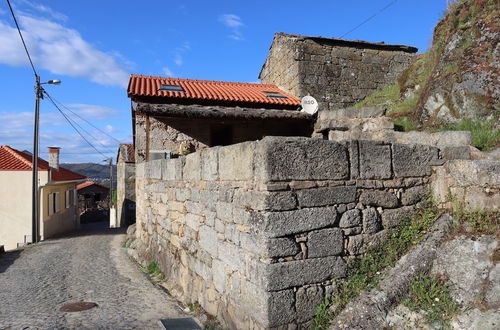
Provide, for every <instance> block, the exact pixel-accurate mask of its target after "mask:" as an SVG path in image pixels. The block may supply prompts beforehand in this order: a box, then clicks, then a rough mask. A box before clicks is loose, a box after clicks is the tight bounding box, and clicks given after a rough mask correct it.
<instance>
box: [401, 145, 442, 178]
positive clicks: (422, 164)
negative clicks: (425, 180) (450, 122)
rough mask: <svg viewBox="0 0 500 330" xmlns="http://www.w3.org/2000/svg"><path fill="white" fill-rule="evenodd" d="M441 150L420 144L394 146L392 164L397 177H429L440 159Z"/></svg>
mask: <svg viewBox="0 0 500 330" xmlns="http://www.w3.org/2000/svg"><path fill="white" fill-rule="evenodd" d="M438 153H439V149H438V148H435V147H431V146H425V145H418V144H397V143H394V144H393V145H392V158H393V160H392V163H393V168H394V175H395V176H396V177H411V176H427V175H430V174H431V167H430V165H431V164H432V163H433V161H436V160H437V159H438Z"/></svg>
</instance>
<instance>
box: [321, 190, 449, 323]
mask: <svg viewBox="0 0 500 330" xmlns="http://www.w3.org/2000/svg"><path fill="white" fill-rule="evenodd" d="M438 215H439V211H438V208H437V205H436V203H435V202H434V201H432V200H431V199H430V198H428V199H426V200H425V201H424V202H422V205H421V206H420V207H418V208H417V209H416V210H415V211H414V212H413V214H412V215H409V216H408V217H407V218H406V219H404V220H403V221H402V222H401V223H400V224H399V225H398V226H397V227H395V228H394V229H393V230H392V231H391V233H390V235H389V237H388V239H387V240H386V241H384V242H383V243H382V244H380V245H378V246H375V247H372V248H369V249H368V250H367V251H366V253H365V255H364V256H363V257H362V258H360V259H355V260H353V261H351V262H350V263H349V264H348V265H347V272H346V277H345V279H344V280H341V281H339V282H338V283H337V284H338V291H337V293H336V294H335V295H334V296H333V297H332V298H331V299H329V300H328V299H325V301H324V302H323V303H322V304H321V305H319V306H318V308H317V309H316V315H315V317H314V319H313V320H312V323H311V328H312V329H327V328H328V327H329V326H330V323H331V322H332V320H333V319H334V318H335V317H336V316H337V315H338V314H339V313H340V312H341V311H342V310H343V309H344V308H345V306H346V305H347V304H348V303H349V302H350V301H352V300H353V299H354V298H356V297H357V296H358V295H359V294H360V293H361V292H363V291H366V290H369V289H371V288H373V287H375V286H376V285H377V284H378V283H379V281H380V279H381V278H382V274H381V272H382V270H384V269H385V268H387V267H392V266H394V265H395V264H396V262H397V261H398V260H399V259H400V258H401V257H402V256H403V255H404V254H405V253H407V252H408V251H409V250H410V248H411V247H412V246H414V245H415V244H417V243H418V242H420V241H421V240H422V238H423V237H424V235H425V234H426V233H427V232H428V230H429V229H430V228H431V226H432V224H433V223H434V221H435V220H436V219H437V217H438Z"/></svg>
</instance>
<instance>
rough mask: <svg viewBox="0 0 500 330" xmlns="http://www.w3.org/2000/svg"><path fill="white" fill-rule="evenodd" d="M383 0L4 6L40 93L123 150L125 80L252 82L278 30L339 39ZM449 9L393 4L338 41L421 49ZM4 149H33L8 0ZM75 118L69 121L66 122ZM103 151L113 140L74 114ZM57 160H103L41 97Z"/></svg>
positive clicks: (23, 71)
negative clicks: (41, 84) (151, 77)
mask: <svg viewBox="0 0 500 330" xmlns="http://www.w3.org/2000/svg"><path fill="white" fill-rule="evenodd" d="M391 2H393V1H391V0H350V1H345V0H342V1H341V0H330V1H296V0H289V1H282V0H275V1H260V0H254V1H235V0H233V1H181V0H179V1H167V0H163V1H160V0H142V1H125V0H120V1H117V0H105V1H103V0H100V1H95V0H85V1H84V0H72V1H68V0H38V1H35V0H11V3H12V5H13V7H14V10H15V12H16V15H17V18H18V21H19V23H20V25H21V29H22V32H23V34H24V37H25V39H26V42H27V46H28V48H29V50H30V53H31V54H32V57H33V61H34V64H35V66H36V68H37V71H38V73H39V74H40V76H41V79H42V81H47V80H49V79H61V80H62V81H63V83H62V84H61V85H60V86H52V85H48V86H46V90H47V91H48V92H49V93H50V94H51V95H52V96H53V97H55V98H56V99H57V100H58V101H60V102H61V103H63V104H65V105H66V106H67V107H68V108H70V109H71V110H72V111H74V112H75V113H77V114H79V115H80V116H82V117H84V118H86V119H87V120H88V121H90V122H91V123H92V124H93V125H95V126H97V127H98V128H99V129H100V130H102V131H105V132H107V133H108V134H110V135H111V136H113V137H115V138H116V139H117V140H119V141H122V142H131V141H132V136H131V131H132V130H131V113H130V100H129V99H128V98H127V95H126V89H125V88H126V85H127V81H128V75H129V74H131V73H134V74H146V75H160V76H173V77H181V78H193V79H210V80H224V81H241V82H258V74H259V71H260V68H261V66H262V64H263V63H264V61H265V59H266V56H267V52H268V50H269V46H270V44H271V42H272V39H273V35H274V33H275V32H286V33H293V34H302V35H311V36H323V37H340V36H341V35H343V34H344V33H346V32H347V31H349V30H351V29H352V28H353V27H355V26H356V25H358V24H359V23H361V22H362V21H364V20H365V19H366V18H368V17H370V16H371V15H373V14H374V13H377V12H378V11H379V10H380V9H381V8H383V7H385V6H386V5H387V4H389V3H391ZM445 8H446V0H420V1H415V0H398V1H395V2H394V3H393V4H392V5H391V6H390V7H389V8H387V9H386V10H385V11H383V12H382V13H380V14H379V15H378V16H376V17H375V18H373V19H372V20H370V21H369V22H367V23H366V24H365V25H363V26H361V27H360V28H358V29H357V30H355V31H353V32H351V33H350V34H348V35H346V36H345V37H344V38H345V39H356V40H366V41H371V42H379V41H384V42H385V43H394V44H407V45H412V46H416V47H418V48H419V52H424V51H425V50H426V49H427V48H428V47H429V46H430V44H431V41H432V31H433V28H434V26H435V24H436V23H437V22H438V20H439V18H440V17H441V16H442V15H443V13H444V11H445ZM0 45H1V46H0V77H1V78H2V79H1V80H0V87H1V90H2V93H1V96H2V97H1V98H0V118H1V120H0V144H1V145H4V144H7V145H10V146H12V147H14V148H17V149H21V150H23V149H28V150H30V149H31V147H32V136H33V135H32V134H33V133H32V130H33V128H32V125H33V107H34V92H33V85H34V75H33V72H32V71H31V69H30V67H29V64H28V62H27V59H26V55H25V54H24V50H23V48H22V44H21V42H20V40H19V36H18V34H17V31H16V30H15V29H14V23H13V20H12V17H11V15H10V12H9V9H8V6H7V3H6V1H5V0H1V1H0ZM69 115H70V116H71V113H70V114H69ZM73 118H75V120H77V122H78V123H79V124H80V125H81V127H83V128H84V129H85V130H86V131H88V132H89V133H90V134H91V136H88V135H86V136H87V138H88V139H89V140H90V141H91V142H92V143H93V144H94V145H95V146H96V148H97V149H99V150H100V151H101V152H102V153H104V154H105V155H107V156H108V157H109V156H113V157H114V156H116V148H117V142H116V141H115V140H113V139H111V138H110V137H108V136H107V135H104V134H102V133H101V132H99V131H98V130H96V129H95V128H93V127H91V126H89V125H87V124H85V123H84V122H82V121H81V120H80V119H78V118H77V117H75V116H73ZM47 146H60V147H62V150H61V160H62V162H89V161H90V162H100V161H102V160H103V159H104V156H103V155H101V154H97V153H96V151H95V150H94V149H92V148H91V147H89V146H88V145H87V144H86V143H85V142H84V141H83V139H81V138H80V137H79V136H78V135H77V134H76V133H75V132H74V131H73V130H72V128H71V127H70V126H69V125H68V124H67V123H66V122H65V120H64V119H63V117H62V116H61V115H60V114H59V113H58V112H57V110H55V108H54V107H53V106H52V104H51V103H50V102H49V101H48V100H42V103H41V126H40V152H41V153H42V154H41V156H42V157H45V158H46V156H47V155H46V154H44V153H43V152H45V151H46V148H47Z"/></svg>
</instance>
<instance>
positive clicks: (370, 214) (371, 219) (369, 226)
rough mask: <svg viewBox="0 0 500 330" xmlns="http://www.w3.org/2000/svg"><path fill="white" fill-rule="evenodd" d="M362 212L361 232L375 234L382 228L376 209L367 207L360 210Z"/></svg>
mask: <svg viewBox="0 0 500 330" xmlns="http://www.w3.org/2000/svg"><path fill="white" fill-rule="evenodd" d="M362 213H363V233H365V234H375V233H376V232H378V231H380V230H381V229H382V224H381V221H380V216H379V214H378V212H377V210H376V209H374V208H373V207H368V208H366V209H364V210H363V211H362Z"/></svg>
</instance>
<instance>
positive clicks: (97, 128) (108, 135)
mask: <svg viewBox="0 0 500 330" xmlns="http://www.w3.org/2000/svg"><path fill="white" fill-rule="evenodd" d="M53 99H54V101H56V103H58V104H59V105H60V106H61V107H63V108H64V109H66V110H68V111H69V112H71V113H72V114H74V115H75V116H77V117H78V118H80V119H81V120H83V121H84V122H86V123H87V124H89V125H90V126H92V127H93V128H95V129H96V130H98V131H99V132H101V133H102V134H104V135H106V136H107V137H109V138H111V139H113V140H115V141H116V142H118V143H122V142H121V141H120V140H118V139H116V138H115V137H113V136H111V135H110V134H108V133H106V132H105V131H103V130H101V129H100V128H99V127H97V126H95V125H94V124H92V123H91V122H89V121H88V120H86V119H85V118H83V117H82V116H80V115H79V114H77V113H76V112H74V111H72V110H71V109H70V108H68V107H67V106H66V105H64V104H63V103H61V102H59V101H58V100H56V99H55V98H53Z"/></svg>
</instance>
